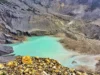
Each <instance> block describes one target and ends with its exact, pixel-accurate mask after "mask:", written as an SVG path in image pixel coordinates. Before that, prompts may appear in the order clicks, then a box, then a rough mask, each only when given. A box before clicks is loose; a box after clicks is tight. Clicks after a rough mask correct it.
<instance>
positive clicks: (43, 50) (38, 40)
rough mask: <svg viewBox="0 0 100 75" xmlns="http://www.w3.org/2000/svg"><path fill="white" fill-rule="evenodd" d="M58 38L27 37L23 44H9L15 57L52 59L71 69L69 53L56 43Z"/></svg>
mask: <svg viewBox="0 0 100 75" xmlns="http://www.w3.org/2000/svg"><path fill="white" fill-rule="evenodd" d="M58 40H59V39H58V38H54V37H49V36H41V37H29V38H28V40H27V41H25V42H23V43H17V44H11V45H10V46H12V47H13V49H14V53H13V54H15V55H16V56H17V55H21V56H26V55H29V56H38V57H44V58H52V59H56V60H58V61H59V62H60V63H61V64H62V65H64V66H68V67H72V64H71V62H72V60H73V59H70V57H69V56H70V55H71V52H68V51H67V50H65V49H64V48H63V46H62V45H61V44H60V43H59V42H58Z"/></svg>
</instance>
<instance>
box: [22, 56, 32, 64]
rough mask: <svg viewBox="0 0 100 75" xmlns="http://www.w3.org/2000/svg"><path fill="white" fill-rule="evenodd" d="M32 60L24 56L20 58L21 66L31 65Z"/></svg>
mask: <svg viewBox="0 0 100 75" xmlns="http://www.w3.org/2000/svg"><path fill="white" fill-rule="evenodd" d="M32 62H33V61H32V58H31V57H30V56H24V57H22V63H23V64H32Z"/></svg>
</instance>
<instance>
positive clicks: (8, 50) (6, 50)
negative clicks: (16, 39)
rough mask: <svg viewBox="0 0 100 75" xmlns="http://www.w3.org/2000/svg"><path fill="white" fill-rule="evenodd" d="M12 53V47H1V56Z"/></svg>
mask: <svg viewBox="0 0 100 75" xmlns="http://www.w3.org/2000/svg"><path fill="white" fill-rule="evenodd" d="M10 53H13V48H12V47H9V46H3V45H0V56H2V55H5V54H10Z"/></svg>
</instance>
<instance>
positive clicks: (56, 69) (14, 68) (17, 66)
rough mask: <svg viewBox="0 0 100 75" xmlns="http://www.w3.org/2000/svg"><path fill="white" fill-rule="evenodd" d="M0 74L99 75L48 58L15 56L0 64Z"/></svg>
mask: <svg viewBox="0 0 100 75" xmlns="http://www.w3.org/2000/svg"><path fill="white" fill-rule="evenodd" d="M0 75H99V74H95V73H85V72H81V71H77V70H75V69H69V68H67V67H63V66H62V65H60V64H59V63H58V62H57V61H55V60H53V59H49V58H38V57H30V56H23V57H21V56H17V57H16V59H15V60H13V61H10V62H8V63H5V64H0Z"/></svg>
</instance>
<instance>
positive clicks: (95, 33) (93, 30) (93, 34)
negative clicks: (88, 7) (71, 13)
mask: <svg viewBox="0 0 100 75" xmlns="http://www.w3.org/2000/svg"><path fill="white" fill-rule="evenodd" d="M83 33H84V34H85V35H86V37H87V38H90V39H97V40H100V26H99V25H93V24H90V25H86V26H84V27H83Z"/></svg>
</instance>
